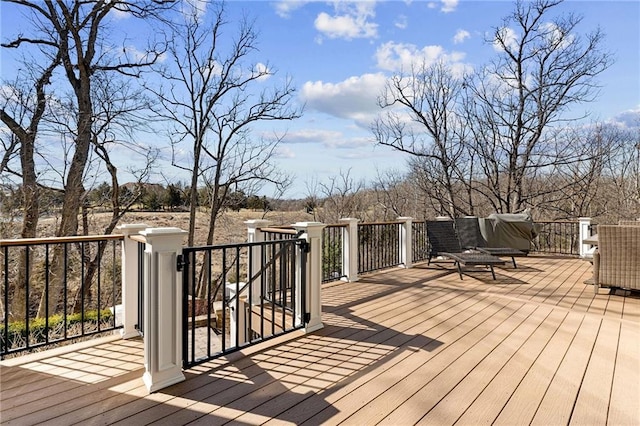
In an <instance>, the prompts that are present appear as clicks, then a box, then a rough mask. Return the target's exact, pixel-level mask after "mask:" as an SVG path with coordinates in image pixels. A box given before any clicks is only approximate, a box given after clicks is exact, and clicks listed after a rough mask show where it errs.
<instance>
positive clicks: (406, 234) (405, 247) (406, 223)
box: [398, 217, 413, 268]
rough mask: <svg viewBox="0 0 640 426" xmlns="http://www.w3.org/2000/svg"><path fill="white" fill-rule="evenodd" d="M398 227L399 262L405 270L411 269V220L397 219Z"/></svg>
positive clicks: (405, 218)
mask: <svg viewBox="0 0 640 426" xmlns="http://www.w3.org/2000/svg"><path fill="white" fill-rule="evenodd" d="M398 220H401V221H402V222H403V223H402V225H400V262H401V264H402V266H404V267H405V268H412V267H413V218H412V217H399V218H398Z"/></svg>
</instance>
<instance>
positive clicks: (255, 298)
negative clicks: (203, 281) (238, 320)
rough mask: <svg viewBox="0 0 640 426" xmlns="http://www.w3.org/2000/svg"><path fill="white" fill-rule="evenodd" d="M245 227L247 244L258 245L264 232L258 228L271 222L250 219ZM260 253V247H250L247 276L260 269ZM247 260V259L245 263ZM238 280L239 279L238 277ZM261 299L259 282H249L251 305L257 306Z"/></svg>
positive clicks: (248, 277) (262, 239)
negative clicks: (249, 262)
mask: <svg viewBox="0 0 640 426" xmlns="http://www.w3.org/2000/svg"><path fill="white" fill-rule="evenodd" d="M244 223H245V225H247V242H249V243H259V242H262V241H264V232H262V231H261V230H260V228H264V227H266V226H268V225H269V224H270V223H271V221H270V220H266V219H251V220H247V221H245V222H244ZM261 253H262V250H261V249H260V247H252V248H251V264H250V265H247V266H248V268H247V274H251V273H253V274H255V273H256V272H258V271H259V270H260V268H261V267H262V264H261ZM248 261H249V260H248V259H247V262H248ZM238 279H239V277H238ZM250 279H251V277H250V276H247V280H250ZM261 299H262V288H261V286H260V280H255V281H253V282H251V304H252V305H259V304H260V300H261Z"/></svg>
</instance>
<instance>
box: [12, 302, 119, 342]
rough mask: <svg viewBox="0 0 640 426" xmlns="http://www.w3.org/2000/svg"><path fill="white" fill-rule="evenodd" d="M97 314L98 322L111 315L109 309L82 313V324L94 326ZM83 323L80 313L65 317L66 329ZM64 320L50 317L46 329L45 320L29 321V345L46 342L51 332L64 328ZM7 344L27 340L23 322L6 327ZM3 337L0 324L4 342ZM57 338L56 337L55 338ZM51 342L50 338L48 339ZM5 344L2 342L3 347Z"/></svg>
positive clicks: (106, 319) (62, 317)
mask: <svg viewBox="0 0 640 426" xmlns="http://www.w3.org/2000/svg"><path fill="white" fill-rule="evenodd" d="M98 314H99V317H100V318H99V321H100V322H106V321H109V320H110V319H111V318H112V317H113V314H112V313H111V310H109V309H102V310H101V311H98V310H90V311H86V312H85V313H84V322H85V323H91V324H96V323H97V322H98ZM82 322H83V315H82V313H77V314H71V315H67V321H66V325H67V328H70V327H71V326H73V325H75V324H80V323H82ZM64 323H65V320H64V315H62V314H56V315H51V316H50V317H49V324H48V325H49V326H48V327H47V320H46V318H33V319H30V320H29V330H28V331H29V333H28V334H29V339H30V344H32V345H33V344H37V343H42V342H45V341H46V338H47V335H48V334H49V333H51V332H55V331H56V330H61V329H62V328H63V326H64ZM8 335H9V336H8V342H16V341H26V339H27V324H26V323H25V322H24V321H13V322H10V323H9V326H8ZM4 337H5V325H4V324H0V338H1V339H2V340H4ZM56 338H57V336H56ZM50 340H51V338H50ZM4 344H6V343H4V342H3V345H4Z"/></svg>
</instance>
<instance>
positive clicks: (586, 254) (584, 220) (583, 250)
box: [578, 217, 595, 259]
mask: <svg viewBox="0 0 640 426" xmlns="http://www.w3.org/2000/svg"><path fill="white" fill-rule="evenodd" d="M578 224H579V228H578V238H579V239H580V240H579V241H578V247H580V250H579V251H580V258H581V259H584V258H591V257H593V252H594V250H595V249H594V247H593V246H592V245H591V244H584V243H583V241H584V240H585V239H586V238H589V237H590V236H591V229H590V227H591V218H590V217H581V218H579V219H578Z"/></svg>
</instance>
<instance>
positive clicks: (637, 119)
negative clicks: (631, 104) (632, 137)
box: [610, 106, 640, 128]
mask: <svg viewBox="0 0 640 426" xmlns="http://www.w3.org/2000/svg"><path fill="white" fill-rule="evenodd" d="M610 121H612V122H613V123H616V124H618V125H621V126H624V127H627V128H640V106H639V107H638V108H637V109H630V110H627V111H623V112H621V113H619V114H617V115H616V116H615V117H613V118H612V119H611V120H610Z"/></svg>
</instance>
